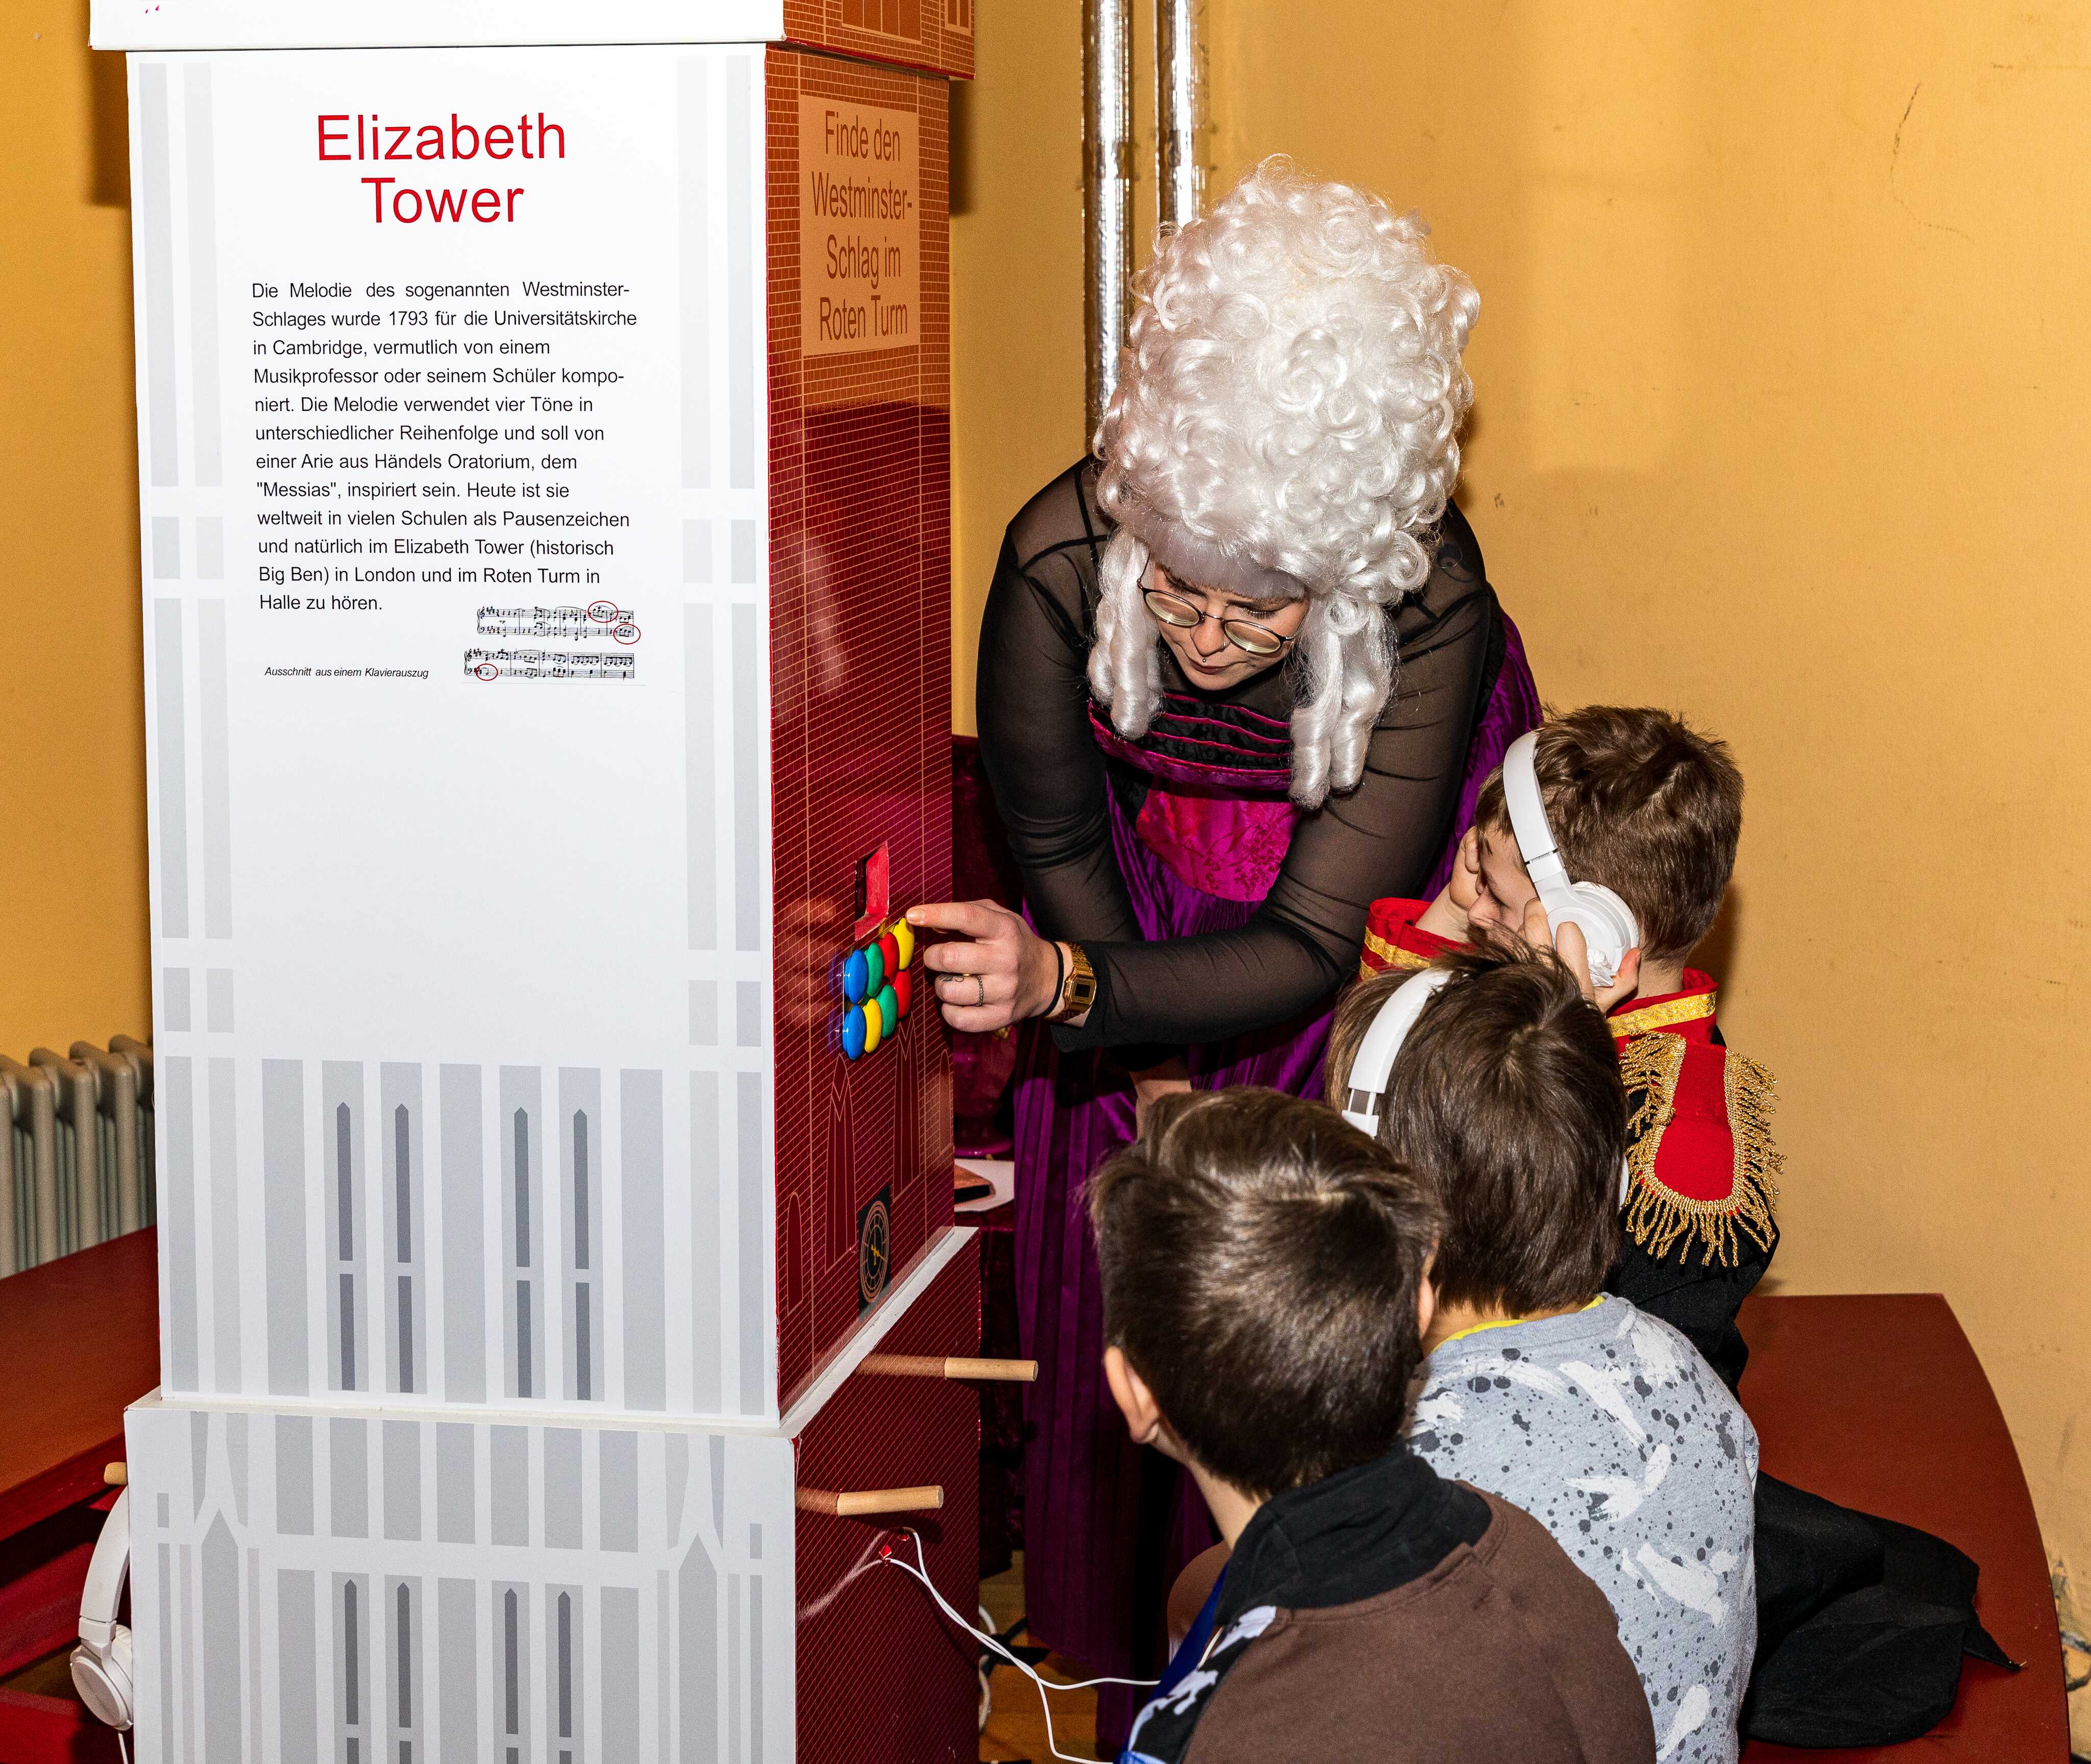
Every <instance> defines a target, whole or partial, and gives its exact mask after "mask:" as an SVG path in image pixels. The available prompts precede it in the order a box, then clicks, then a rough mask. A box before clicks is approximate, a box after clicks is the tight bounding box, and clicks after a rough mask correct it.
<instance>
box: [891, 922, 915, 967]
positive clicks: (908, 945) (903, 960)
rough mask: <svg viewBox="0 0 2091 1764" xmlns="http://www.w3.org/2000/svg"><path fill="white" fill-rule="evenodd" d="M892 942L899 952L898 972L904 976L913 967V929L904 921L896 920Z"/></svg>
mask: <svg viewBox="0 0 2091 1764" xmlns="http://www.w3.org/2000/svg"><path fill="white" fill-rule="evenodd" d="M893 941H894V943H895V945H897V946H898V948H899V951H900V971H901V972H902V973H903V974H905V973H906V972H907V971H908V969H910V968H911V967H912V966H914V965H915V927H913V926H912V925H911V924H909V923H908V921H907V920H906V919H900V920H898V921H897V922H896V923H895V925H894V927H893Z"/></svg>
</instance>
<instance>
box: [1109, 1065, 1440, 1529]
mask: <svg viewBox="0 0 2091 1764" xmlns="http://www.w3.org/2000/svg"><path fill="white" fill-rule="evenodd" d="M1089 1220H1090V1223H1091V1224H1093V1226H1094V1228H1095V1230H1096V1234H1097V1263H1098V1265H1099V1267H1101V1270H1102V1276H1103V1300H1104V1332H1105V1339H1106V1340H1107V1341H1108V1342H1110V1345H1113V1346H1114V1347H1116V1348H1118V1349H1119V1350H1120V1351H1121V1352H1122V1353H1123V1354H1124V1355H1125V1357H1126V1358H1127V1361H1128V1362H1131V1364H1132V1368H1133V1370H1135V1371H1136V1372H1137V1373H1139V1375H1140V1378H1141V1379H1142V1380H1143V1381H1144V1382H1145V1384H1146V1385H1147V1388H1149V1391H1151V1392H1153V1396H1154V1400H1155V1402H1156V1404H1157V1405H1158V1406H1159V1408H1160V1409H1161V1411H1162V1414H1163V1416H1164V1417H1165V1418H1166V1420H1167V1422H1168V1425H1169V1428H1170V1431H1171V1432H1172V1433H1173V1434H1174V1435H1175V1436H1176V1438H1177V1439H1179V1441H1181V1442H1182V1443H1183V1448H1184V1449H1185V1451H1187V1452H1188V1453H1189V1454H1190V1455H1191V1456H1192V1457H1193V1458H1195V1459H1196V1461H1198V1463H1199V1464H1200V1465H1202V1466H1203V1467H1204V1468H1205V1469H1207V1470H1209V1471H1210V1472H1211V1473H1212V1474H1214V1475H1215V1476H1218V1477H1219V1478H1222V1479H1223V1480H1224V1481H1226V1482H1231V1483H1232V1484H1233V1485H1234V1486H1235V1487H1237V1488H1239V1489H1240V1490H1242V1491H1244V1493H1247V1494H1249V1495H1255V1496H1257V1497H1268V1496H1270V1495H1274V1494H1278V1493H1279V1492H1281V1491H1283V1490H1285V1489H1288V1488H1296V1487H1299V1486H1301V1485H1302V1484H1304V1483H1307V1482H1319V1481H1321V1479H1322V1478H1325V1477H1328V1476H1333V1475H1334V1474H1336V1472H1338V1471H1339V1470H1343V1469H1349V1468H1350V1467H1351V1466H1352V1465H1358V1464H1366V1463H1369V1462H1371V1461H1372V1460H1373V1459H1374V1458H1377V1457H1380V1456H1384V1455H1385V1454H1386V1452H1390V1451H1391V1450H1393V1449H1394V1447H1395V1444H1396V1443H1397V1442H1398V1440H1399V1437H1400V1433H1401V1424H1402V1419H1403V1414H1404V1413H1405V1412H1406V1410H1407V1408H1408V1381H1409V1379H1410V1377H1411V1375H1412V1374H1413V1373H1414V1371H1415V1370H1416V1362H1417V1360H1418V1359H1419V1358H1420V1357H1421V1343H1420V1341H1419V1340H1418V1336H1417V1330H1416V1296H1417V1292H1418V1289H1419V1286H1420V1284H1421V1280H1422V1278H1423V1273H1424V1270H1425V1266H1426V1265H1427V1264H1428V1263H1429V1258H1430V1248H1431V1245H1432V1242H1433V1241H1434V1239H1435V1237H1436V1236H1437V1230H1438V1211H1437V1207H1436V1203H1434V1200H1433V1199H1432V1198H1431V1193H1430V1188H1429V1184H1427V1183H1425V1182H1423V1181H1419V1180H1418V1179H1416V1177H1412V1176H1411V1175H1410V1174H1409V1173H1408V1172H1407V1171H1406V1170H1404V1169H1403V1168H1401V1167H1400V1166H1399V1164H1396V1163H1395V1161H1394V1160H1393V1159H1392V1158H1390V1157H1389V1156H1388V1155H1387V1154H1386V1152H1385V1151H1382V1149H1381V1148H1380V1147H1378V1146H1377V1145H1376V1144H1375V1143H1373V1141H1372V1140H1371V1139H1370V1138H1367V1137H1366V1136H1365V1134H1361V1133H1360V1132H1358V1131H1357V1129H1356V1128H1354V1127H1352V1126H1351V1125H1348V1124H1347V1122H1346V1121H1343V1118H1342V1117H1341V1116H1339V1115H1337V1114H1335V1113H1334V1112H1332V1111H1330V1110H1329V1109H1327V1108H1324V1107H1323V1106H1322V1105H1321V1104H1319V1103H1308V1102H1302V1101H1301V1100H1300V1099H1299V1098H1297V1097H1295V1096H1284V1095H1279V1094H1278V1092H1277V1091H1264V1090H1252V1089H1248V1088H1242V1089H1235V1090H1227V1091H1200V1092H1193V1093H1192V1094H1190V1095H1171V1096H1166V1097H1164V1098H1162V1099H1160V1100H1159V1101H1158V1102H1156V1103H1155V1104H1152V1105H1151V1106H1150V1107H1149V1110H1148V1115H1147V1123H1146V1126H1145V1129H1144V1130H1143V1131H1142V1133H1141V1134H1140V1138H1138V1139H1137V1140H1136V1141H1135V1142H1133V1143H1132V1145H1130V1146H1128V1147H1126V1149H1125V1150H1124V1151H1121V1152H1119V1154H1118V1155H1117V1156H1115V1157H1114V1158H1112V1159H1111V1160H1110V1162H1109V1163H1107V1164H1105V1165H1104V1167H1103V1168H1102V1169H1101V1170H1099V1171H1098V1172H1097V1174H1096V1175H1095V1176H1094V1177H1091V1178H1090V1181H1089Z"/></svg>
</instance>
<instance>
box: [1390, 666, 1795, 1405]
mask: <svg viewBox="0 0 2091 1764" xmlns="http://www.w3.org/2000/svg"><path fill="white" fill-rule="evenodd" d="M1742 804H1743V779H1742V774H1741V772H1740V771H1739V770H1737V768H1736V766H1735V761H1734V759H1732V758H1731V756H1730V755H1729V753H1728V751H1727V746H1726V745H1725V744H1724V743H1722V742H1720V741H1718V740H1716V739H1714V738H1712V737H1710V736H1707V735H1703V734H1700V733H1698V732H1697V730H1695V729H1691V728H1690V727H1688V725H1686V724H1685V723H1684V721H1682V720H1681V719H1679V718H1678V717H1676V716H1672V715H1671V714H1670V713H1669V712H1666V711H1660V710H1648V709H1619V708H1613V707H1610V706H1605V705H1591V706H1586V707H1585V708H1583V709H1580V710H1577V711H1572V712H1568V713H1567V714H1566V715H1563V716H1550V717H1549V718H1548V719H1547V721H1546V722H1545V723H1543V724H1542V725H1541V726H1540V727H1539V728H1538V729H1536V730H1535V731H1533V733H1532V734H1528V735H1525V736H1523V737H1521V738H1520V739H1519V740H1518V741H1517V742H1515V743H1513V744H1512V746H1511V749H1510V751H1509V752H1508V754H1507V755H1505V757H1504V761H1503V768H1502V770H1501V771H1500V772H1497V773H1496V774H1495V775H1494V776H1493V777H1490V779H1489V781H1488V782H1487V783H1486V784H1485V785H1484V786H1483V787H1482V789H1481V796H1480V798H1479V800H1478V801H1477V803H1476V805H1475V816H1474V824H1473V826H1472V828H1470V829H1469V830H1468V833H1467V836H1466V837H1465V839H1464V841H1461V844H1460V846H1459V853H1458V855H1457V857H1456V858H1455V860H1454V863H1453V867H1452V876H1451V881H1450V882H1449V883H1448V884H1446V888H1444V890H1443V892H1442V893H1440V894H1439V895H1438V897H1437V899H1436V900H1434V901H1429V902H1428V903H1425V902H1424V901H1404V900H1383V901H1374V902H1373V907H1372V912H1371V918H1370V921H1369V929H1368V931H1367V933H1366V937H1365V953H1364V957H1363V961H1362V962H1361V965H1360V973H1361V975H1366V976H1369V975H1373V974H1376V973H1381V972H1384V971H1386V970H1399V969H1408V968H1419V967H1423V966H1427V965H1428V964H1429V962H1431V961H1432V960H1433V959H1434V957H1437V956H1438V955H1439V954H1442V953H1444V952H1446V951H1447V950H1450V949H1458V948H1459V947H1461V946H1463V945H1464V944H1467V943H1468V941H1470V940H1488V939H1491V938H1493V939H1498V940H1499V939H1503V938H1506V937H1507V938H1511V939H1515V940H1520V941H1524V940H1529V935H1528V931H1527V928H1526V927H1527V921H1528V916H1529V917H1530V919H1531V923H1533V926H1534V927H1537V923H1538V914H1540V913H1541V911H1543V914H1544V918H1545V920H1546V924H1547V925H1548V927H1550V929H1551V931H1552V932H1553V934H1554V936H1556V937H1559V936H1560V935H1561V933H1562V930H1563V927H1564V926H1567V925H1570V924H1572V925H1574V926H1575V927H1576V932H1577V933H1578V934H1580V936H1581V938H1582V940H1583V942H1584V944H1585V946H1586V947H1587V948H1588V949H1589V970H1590V977H1591V979H1592V980H1593V983H1594V987H1595V995H1596V1001H1597V1005H1598V1006H1599V1007H1600V1009H1603V1010H1604V1011H1606V1013H1607V1014H1608V1016H1609V1018H1610V1025H1611V1029H1612V1032H1613V1035H1614V1037H1615V1040H1616V1042H1617V1043H1618V1048H1619V1061H1620V1068H1621V1071H1622V1073H1623V1077H1624V1078H1625V1080H1626V1085H1627V1091H1628V1112H1629V1121H1628V1155H1627V1161H1628V1192H1627V1198H1626V1211H1625V1220H1624V1224H1625V1227H1626V1238H1625V1244H1624V1246H1623V1250H1622V1253H1621V1255H1620V1258H1619V1262H1618V1263H1616V1264H1615V1266H1614V1267H1613V1269H1612V1271H1611V1273H1610V1276H1609V1277H1608V1278H1607V1279H1606V1283H1605V1284H1606V1290H1607V1291H1609V1292H1614V1293H1619V1295H1620V1296H1622V1297H1627V1298H1630V1299H1632V1301H1634V1302H1635V1304H1636V1305H1638V1306H1640V1308H1641V1309H1642V1310H1645V1311H1647V1312H1649V1313H1650V1314H1653V1315H1655V1316H1658V1317H1660V1318H1662V1319H1663V1320H1664V1321H1665V1322H1666V1323H1671V1325H1672V1326H1674V1327H1676V1328H1677V1329H1679V1330H1680V1331H1682V1332H1684V1335H1685V1336H1687V1337H1688V1339H1689V1340H1691V1342H1692V1345H1693V1346H1694V1347H1696V1348H1697V1349H1699V1351H1700V1353H1701V1354H1702V1355H1704V1356H1705V1359H1706V1360H1707V1362H1709V1364H1710V1365H1711V1366H1713V1367H1714V1370H1715V1371H1716V1372H1718V1374H1719V1375H1721V1377H1722V1380H1723V1381H1724V1382H1725V1383H1727V1385H1728V1386H1729V1388H1731V1389H1732V1388H1735V1383H1736V1382H1737V1380H1738V1379H1740V1378H1741V1376H1742V1371H1743V1365H1744V1361H1745V1360H1746V1359H1747V1357H1748V1348H1747V1347H1746V1346H1745V1345H1744V1342H1743V1339H1742V1336H1741V1334H1740V1332H1739V1331H1738V1330H1737V1329H1736V1327H1735V1313H1736V1311H1737V1310H1738V1309H1739V1308H1740V1306H1741V1304H1742V1301H1743V1300H1744V1298H1745V1297H1748V1294H1749V1292H1750V1289H1752V1288H1753V1287H1754V1286H1755V1285H1756V1284H1757V1281H1758V1280H1760V1279H1761V1277H1762V1276H1763V1274H1764V1271H1765V1269H1766V1268H1767V1267H1769V1266H1770V1263H1771V1258H1772V1255H1773V1253H1774V1251H1775V1250H1777V1248H1778V1224H1777V1222H1776V1220H1775V1218H1774V1212H1775V1209H1776V1207H1777V1204H1778V1173H1779V1168H1780V1165H1781V1163H1782V1161H1783V1160H1781V1158H1780V1155H1779V1153H1778V1151H1777V1149H1776V1148H1775V1147H1774V1145H1773V1143H1772V1140H1771V1136H1770V1131H1769V1128H1768V1125H1767V1123H1768V1117H1769V1116H1770V1111H1771V1104H1772V1078H1771V1075H1770V1073H1768V1072H1766V1071H1765V1069H1764V1068H1763V1067H1762V1066H1761V1065H1758V1064H1757V1062H1756V1061H1753V1060H1748V1059H1745V1058H1744V1056H1741V1055H1740V1054H1737V1053H1735V1052H1733V1051H1732V1050H1731V1049H1730V1048H1728V1047H1727V1043H1725V1041H1724V1040H1723V1039H1722V1035H1721V1032H1720V1030H1719V1029H1718V1026H1716V1023H1715V1020H1714V1007H1715V1001H1716V988H1715V983H1714V979H1713V977H1712V976H1711V975H1707V974H1704V973H1701V972H1700V971H1699V970H1697V969H1694V968H1689V967H1688V966H1685V963H1686V962H1687V960H1688V957H1690V955H1691V953H1692V949H1693V948H1694V947H1695V946H1696V945H1697V944H1698V943H1699V941H1700V940H1701V939H1702V938H1703V937H1704V936H1705V935H1706V933H1707V931H1709V929H1710V928H1711V927H1712V926H1713V923H1714V918H1715V915H1716V914H1718V912H1719V910H1720V906H1721V901H1722V896H1723V895H1724V894H1725V893H1727V885H1728V877H1729V874H1730V872H1731V871H1732V870H1733V869H1734V867H1735V846H1736V843H1737V841H1738V838H1739V837H1740V833H1741V831H1742Z"/></svg>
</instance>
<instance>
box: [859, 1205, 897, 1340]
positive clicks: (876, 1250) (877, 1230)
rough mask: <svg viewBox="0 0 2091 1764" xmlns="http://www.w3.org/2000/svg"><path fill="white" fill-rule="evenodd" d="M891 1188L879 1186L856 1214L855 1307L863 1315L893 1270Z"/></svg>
mask: <svg viewBox="0 0 2091 1764" xmlns="http://www.w3.org/2000/svg"><path fill="white" fill-rule="evenodd" d="M892 1203H893V1190H892V1189H891V1188H890V1187H887V1188H882V1189H881V1190H879V1191H878V1192H877V1194H874V1195H873V1196H872V1198H870V1199H869V1200H868V1201H866V1202H865V1203H864V1209H863V1211H860V1213H858V1215H856V1308H857V1314H858V1315H859V1316H862V1315H863V1314H864V1312H866V1311H868V1310H870V1309H871V1307H872V1306H873V1305H876V1304H877V1302H878V1301H879V1299H880V1297H882V1295H883V1294H884V1293H885V1291H886V1276H888V1275H889V1274H890V1273H891V1272H892V1271H893V1204H892Z"/></svg>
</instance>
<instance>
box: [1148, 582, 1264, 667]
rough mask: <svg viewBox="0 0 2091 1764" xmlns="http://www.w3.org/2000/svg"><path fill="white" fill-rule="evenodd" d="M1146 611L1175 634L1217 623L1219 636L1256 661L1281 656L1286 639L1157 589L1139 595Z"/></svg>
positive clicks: (1248, 620)
mask: <svg viewBox="0 0 2091 1764" xmlns="http://www.w3.org/2000/svg"><path fill="white" fill-rule="evenodd" d="M1142 598H1143V599H1144V600H1145V601H1146V602H1147V610H1148V611H1149V612H1150V613H1153V615H1154V616H1155V617H1157V618H1158V619H1160V620H1161V621H1162V623H1163V624H1165V625H1170V626H1175V629H1177V630H1179V631H1183V630H1196V629H1197V628H1198V626H1201V625H1202V624H1204V623H1205V621H1206V620H1207V619H1217V620H1218V622H1219V626H1220V635H1222V637H1224V638H1226V639H1227V641H1228V642H1229V643H1232V644H1233V645H1234V646H1235V648H1237V649H1239V650H1240V651H1241V652H1242V653H1243V654H1244V655H1245V656H1255V657H1256V659H1257V660H1258V661H1268V660H1270V658H1271V657H1272V656H1278V655H1283V653H1284V652H1285V646H1286V645H1287V643H1291V641H1292V639H1291V638H1290V637H1281V636H1279V635H1278V633H1277V632H1276V631H1274V630H1269V629H1267V628H1266V627H1265V626H1261V625H1258V624H1257V623H1256V622H1254V621H1252V620H1250V619H1246V618H1221V617H1220V615H1219V614H1218V613H1208V612H1205V611H1204V610H1203V609H1200V608H1198V607H1195V606H1193V605H1192V604H1191V603H1190V602H1189V601H1188V600H1179V599H1178V598H1177V596H1175V595H1173V594H1165V593H1164V592H1162V590H1161V589H1160V588H1149V590H1148V591H1147V592H1146V593H1145V595H1144V596H1142Z"/></svg>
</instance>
